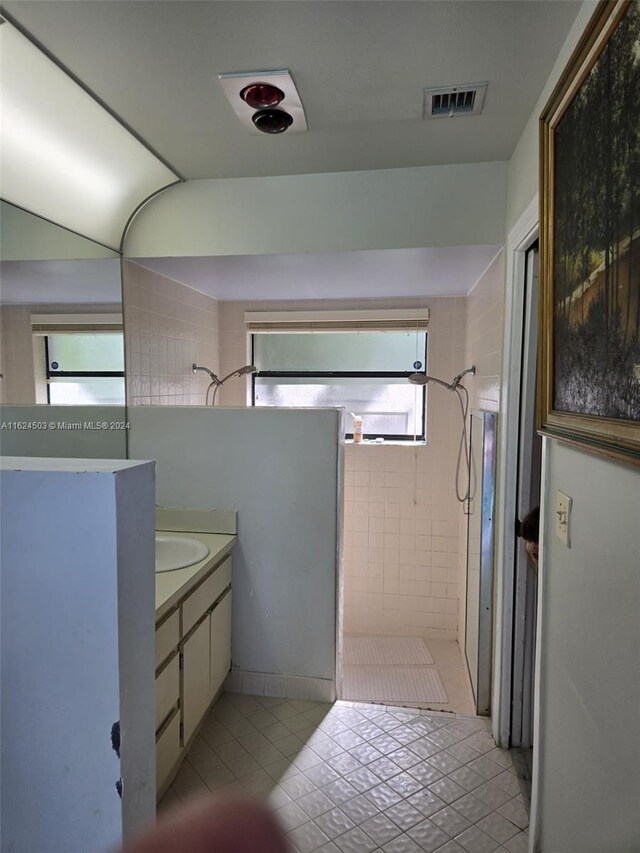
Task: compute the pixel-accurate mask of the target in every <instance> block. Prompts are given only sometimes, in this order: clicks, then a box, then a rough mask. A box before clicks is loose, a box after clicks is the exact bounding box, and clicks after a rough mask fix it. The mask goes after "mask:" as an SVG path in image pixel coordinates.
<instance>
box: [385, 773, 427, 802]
mask: <svg viewBox="0 0 640 853" xmlns="http://www.w3.org/2000/svg"><path fill="white" fill-rule="evenodd" d="M387 784H388V785H389V787H390V788H393V790H394V791H396V792H397V793H398V794H400V796H401V797H410V796H411V794H415V793H416V792H417V791H419V790H420V789H421V788H422V787H423V786H422V784H421V783H420V782H419V781H418V780H417V779H416V778H415V777H414V776H410V775H409V774H408V773H400V774H399V775H398V776H394V777H393V778H392V779H389V780H388V782H387Z"/></svg>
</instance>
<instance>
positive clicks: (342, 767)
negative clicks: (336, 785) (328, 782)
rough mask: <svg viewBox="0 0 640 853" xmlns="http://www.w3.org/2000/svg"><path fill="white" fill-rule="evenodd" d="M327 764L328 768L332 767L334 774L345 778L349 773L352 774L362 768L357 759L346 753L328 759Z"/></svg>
mask: <svg viewBox="0 0 640 853" xmlns="http://www.w3.org/2000/svg"><path fill="white" fill-rule="evenodd" d="M327 764H328V765H329V767H332V768H333V769H334V770H335V771H336V773H339V774H340V775H341V776H345V777H346V776H348V775H349V773H353V771H354V770H359V769H360V768H361V767H363V766H364V765H362V764H360V762H359V761H358V760H357V758H354V757H353V756H352V755H349V753H348V752H343V753H341V754H340V755H336V756H334V757H333V758H330V759H328V761H327Z"/></svg>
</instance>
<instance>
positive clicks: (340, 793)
mask: <svg viewBox="0 0 640 853" xmlns="http://www.w3.org/2000/svg"><path fill="white" fill-rule="evenodd" d="M322 790H323V791H324V793H325V794H326V795H327V797H329V799H330V800H332V801H333V802H334V803H335V804H336V805H337V806H339V805H340V804H341V803H344V802H346V801H347V800H350V799H351V798H352V797H355V796H356V795H357V793H358V792H357V791H356V789H355V788H354V787H353V785H350V784H349V783H348V782H347V781H346V780H345V779H337V780H336V781H335V782H329V784H328V785H325V786H324V787H323V788H322Z"/></svg>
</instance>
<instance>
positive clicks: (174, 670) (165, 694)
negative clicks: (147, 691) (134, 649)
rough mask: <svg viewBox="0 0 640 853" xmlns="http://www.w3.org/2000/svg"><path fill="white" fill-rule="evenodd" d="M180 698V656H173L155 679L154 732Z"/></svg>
mask: <svg viewBox="0 0 640 853" xmlns="http://www.w3.org/2000/svg"><path fill="white" fill-rule="evenodd" d="M179 697H180V656H179V655H175V657H173V658H172V659H171V661H170V662H169V663H168V664H167V666H166V667H165V668H164V669H163V670H162V672H161V673H160V675H159V676H158V677H157V678H156V731H157V730H158V728H159V727H160V726H161V725H162V723H163V722H164V721H165V720H166V718H167V716H168V715H169V711H170V710H171V709H172V708H173V706H174V705H175V704H177V702H178V699H179Z"/></svg>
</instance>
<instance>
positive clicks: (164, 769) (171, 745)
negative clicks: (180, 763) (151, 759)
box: [156, 711, 180, 791]
mask: <svg viewBox="0 0 640 853" xmlns="http://www.w3.org/2000/svg"><path fill="white" fill-rule="evenodd" d="M179 757H180V714H179V713H178V712H177V711H176V713H175V714H174V716H173V718H172V720H171V722H170V723H169V725H168V726H167V727H166V729H165V730H164V731H163V732H162V734H161V735H160V737H159V738H158V740H157V741H156V791H159V790H160V788H162V786H163V785H164V783H165V782H166V780H167V777H168V775H169V773H171V770H172V769H173V768H174V767H175V764H176V761H177V760H178V758H179Z"/></svg>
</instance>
